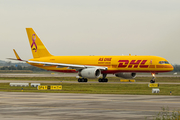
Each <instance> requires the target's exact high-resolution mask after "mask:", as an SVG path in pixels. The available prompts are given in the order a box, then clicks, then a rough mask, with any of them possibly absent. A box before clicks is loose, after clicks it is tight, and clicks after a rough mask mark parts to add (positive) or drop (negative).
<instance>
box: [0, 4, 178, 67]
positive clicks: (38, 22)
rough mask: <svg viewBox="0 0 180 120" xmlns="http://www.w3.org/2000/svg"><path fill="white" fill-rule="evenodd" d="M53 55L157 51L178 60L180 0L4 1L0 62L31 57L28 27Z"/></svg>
mask: <svg viewBox="0 0 180 120" xmlns="http://www.w3.org/2000/svg"><path fill="white" fill-rule="evenodd" d="M27 27H32V28H33V29H34V30H35V32H36V33H37V35H38V36H39V37H40V39H41V40H42V41H43V43H44V44H45V46H46V47H47V48H48V50H49V51H50V53H51V54H53V55H59V56H61V55H62V56H64V55H65V56H66V55H67V56H70V55H73V56H75V55H122V54H123V55H128V54H129V53H131V54H132V55H154V56H161V57H164V58H166V59H167V60H168V61H169V62H170V63H172V64H180V0H0V41H1V43H0V60H6V58H8V57H13V58H14V57H15V55H14V53H13V50H12V49H16V51H17V52H18V54H19V55H20V57H21V58H22V59H25V60H27V59H30V58H32V53H31V49H30V45H29V41H28V38H27V34H26V30H25V28H27Z"/></svg>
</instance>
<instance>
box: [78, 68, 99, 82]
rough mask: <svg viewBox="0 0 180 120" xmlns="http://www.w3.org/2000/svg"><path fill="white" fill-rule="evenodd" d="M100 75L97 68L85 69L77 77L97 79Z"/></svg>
mask: <svg viewBox="0 0 180 120" xmlns="http://www.w3.org/2000/svg"><path fill="white" fill-rule="evenodd" d="M100 75H101V70H100V69H98V68H86V69H82V70H81V71H80V72H79V76H81V77H84V78H92V79H95V78H98V77H99V76H100Z"/></svg>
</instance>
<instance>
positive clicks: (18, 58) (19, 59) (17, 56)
mask: <svg viewBox="0 0 180 120" xmlns="http://www.w3.org/2000/svg"><path fill="white" fill-rule="evenodd" d="M13 51H14V54H15V56H16V58H17V59H14V58H7V59H10V60H18V61H25V62H27V61H26V60H22V59H21V58H20V57H19V55H18V54H17V52H16V50H15V49H13Z"/></svg>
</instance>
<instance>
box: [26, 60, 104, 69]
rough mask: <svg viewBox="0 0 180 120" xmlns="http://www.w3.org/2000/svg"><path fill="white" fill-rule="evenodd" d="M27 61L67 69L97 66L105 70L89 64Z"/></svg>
mask: <svg viewBox="0 0 180 120" xmlns="http://www.w3.org/2000/svg"><path fill="white" fill-rule="evenodd" d="M27 62H28V63H35V64H44V66H57V67H58V68H63V67H68V69H76V70H80V69H85V68H98V69H100V70H107V67H100V66H90V65H76V64H64V63H51V62H39V61H27Z"/></svg>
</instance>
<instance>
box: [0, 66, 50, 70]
mask: <svg viewBox="0 0 180 120" xmlns="http://www.w3.org/2000/svg"><path fill="white" fill-rule="evenodd" d="M0 70H32V71H47V70H44V69H41V68H38V67H34V66H21V65H17V66H14V65H11V66H3V67H1V68H0Z"/></svg>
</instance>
